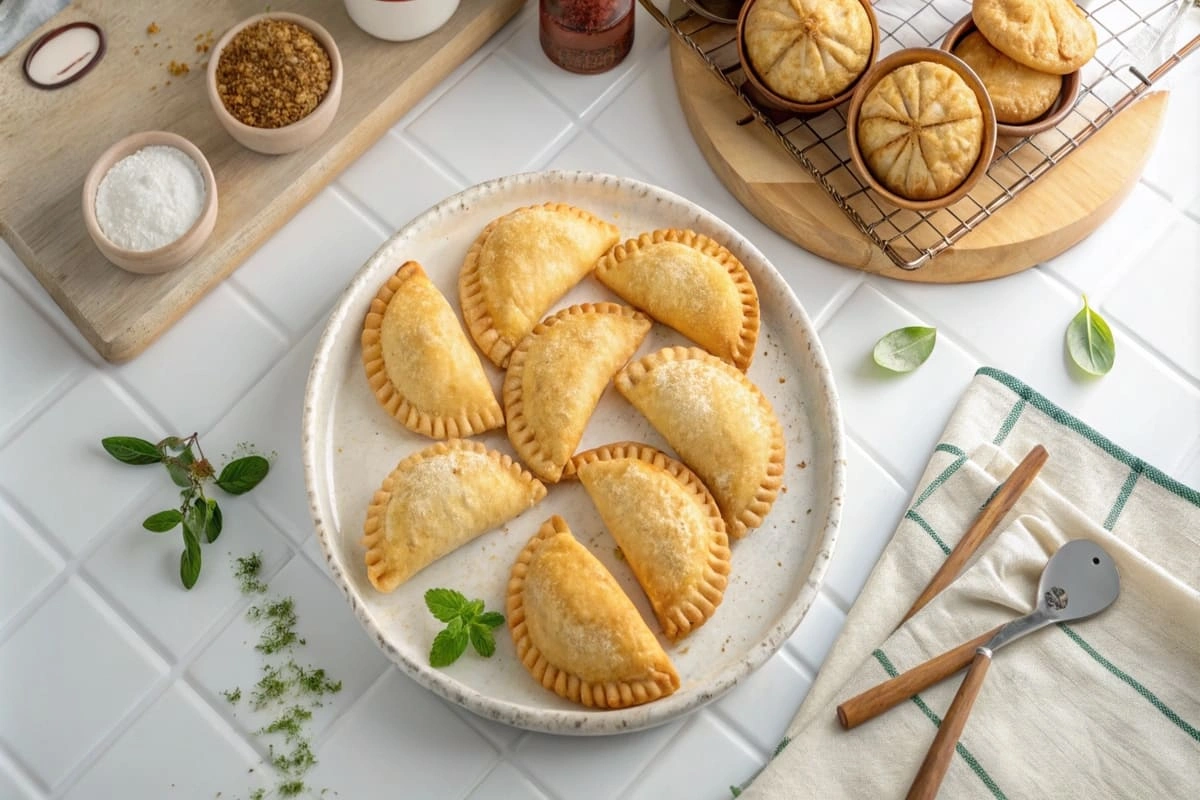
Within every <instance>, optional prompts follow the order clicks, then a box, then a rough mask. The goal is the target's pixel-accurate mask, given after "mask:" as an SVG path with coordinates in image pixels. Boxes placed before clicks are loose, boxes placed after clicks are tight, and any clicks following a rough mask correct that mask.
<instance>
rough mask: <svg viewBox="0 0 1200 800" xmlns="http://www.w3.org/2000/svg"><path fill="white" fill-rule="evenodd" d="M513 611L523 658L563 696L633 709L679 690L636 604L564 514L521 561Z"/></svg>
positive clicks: (511, 585) (511, 623)
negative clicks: (578, 538)
mask: <svg viewBox="0 0 1200 800" xmlns="http://www.w3.org/2000/svg"><path fill="white" fill-rule="evenodd" d="M506 610H507V616H508V627H509V632H510V633H511V634H512V639H513V644H514V646H515V647H516V651H517V658H519V659H520V660H521V663H522V664H524V665H525V668H526V669H527V670H529V673H530V674H531V675H533V677H534V679H535V680H536V681H537V682H538V683H540V684H541V685H542V686H544V687H545V688H546V689H549V690H550V691H552V692H554V693H555V694H557V695H559V696H560V697H563V698H565V699H567V700H571V701H572V702H576V703H582V704H583V705H585V706H587V707H589V708H626V707H629V706H635V705H640V704H642V703H649V702H651V701H652V700H657V699H659V698H660V697H665V696H667V695H669V694H671V693H672V692H674V691H675V690H676V689H678V688H679V674H678V673H677V672H676V671H675V667H674V665H673V664H672V663H671V660H670V658H669V657H668V656H667V654H666V652H664V651H663V649H662V645H660V644H659V643H658V639H656V638H655V636H654V634H653V633H651V632H650V628H649V627H647V625H646V622H645V620H643V619H642V617H641V614H639V613H638V610H637V608H636V607H634V605H633V602H632V601H630V599H629V598H628V597H626V595H625V593H624V592H623V591H622V590H621V587H620V585H619V584H618V583H617V581H616V579H615V578H614V577H613V576H612V575H611V574H610V573H609V571H608V570H607V569H605V568H604V565H603V564H601V563H600V561H599V560H598V559H597V558H596V557H595V556H594V555H592V554H591V552H589V551H588V549H587V548H586V547H584V546H583V545H581V544H579V542H577V541H576V540H575V537H574V536H572V535H571V530H570V528H568V527H567V523H566V521H564V520H563V518H562V517H559V516H554V517H551V518H550V519H549V520H547V521H546V523H545V524H544V525H542V527H541V529H540V530H538V532H537V533H536V534H534V536H533V538H531V539H530V540H529V543H528V544H527V545H525V548H524V549H523V550H522V551H521V553H520V555H518V556H517V560H516V563H514V564H513V568H512V573H511V575H510V577H509V581H508V598H507V604H506Z"/></svg>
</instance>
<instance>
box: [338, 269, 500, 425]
mask: <svg viewBox="0 0 1200 800" xmlns="http://www.w3.org/2000/svg"><path fill="white" fill-rule="evenodd" d="M431 331H432V332H435V333H436V335H433V336H431V335H430V332H431ZM361 342H362V361H363V368H364V370H365V371H366V375H367V382H368V383H369V384H370V386H371V391H372V392H374V394H375V398H376V399H377V400H378V401H379V404H380V405H382V406H383V407H384V409H385V410H387V412H388V413H389V414H391V415H392V416H393V417H395V418H396V419H397V420H399V421H400V422H401V423H402V424H403V425H404V426H405V427H406V428H408V429H409V430H411V431H414V432H416V433H419V434H422V435H424V436H428V437H430V438H433V439H448V438H454V437H460V436H473V435H475V434H478V433H483V432H484V431H489V430H493V429H495V428H499V427H500V426H501V425H503V424H504V412H503V411H501V409H500V404H499V403H498V402H497V401H496V395H495V393H494V392H493V391H492V386H491V382H490V381H489V380H488V377H487V374H486V373H485V372H484V371H483V364H482V363H480V361H479V356H478V355H477V354H476V353H475V351H474V350H473V349H472V348H471V343H470V342H469V341H468V340H467V337H466V334H465V333H463V330H462V327H461V326H460V325H459V324H458V318H457V317H456V316H455V315H454V310H453V309H452V308H451V307H450V304H449V303H447V302H446V298H444V297H442V294H441V292H439V291H438V289H437V287H436V286H434V285H433V283H432V282H431V281H430V280H429V276H428V275H426V274H425V270H423V269H422V268H421V265H420V264H418V263H417V262H416V261H408V262H405V263H404V264H402V265H401V266H400V267H399V268H398V269H397V270H396V272H395V274H394V275H391V276H390V277H389V278H388V279H387V281H385V282H384V284H383V285H382V286H380V287H379V291H378V293H377V294H376V295H375V297H374V299H372V300H371V306H370V308H369V310H368V311H367V315H366V317H365V318H364V320H363V330H362V337H361Z"/></svg>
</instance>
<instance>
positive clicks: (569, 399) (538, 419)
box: [503, 303, 651, 483]
mask: <svg viewBox="0 0 1200 800" xmlns="http://www.w3.org/2000/svg"><path fill="white" fill-rule="evenodd" d="M650 325H651V322H650V320H649V319H648V318H647V317H646V315H644V314H642V313H641V312H639V311H635V310H634V309H632V308H630V307H629V306H623V305H619V304H617V303H584V304H582V305H576V306H569V307H567V308H564V309H563V310H562V311H559V312H558V313H557V314H554V315H553V316H551V317H549V318H547V319H546V320H544V321H543V322H540V323H538V325H537V327H535V328H534V329H533V330H532V331H531V332H530V334H529V335H528V336H526V337H525V338H524V339H522V340H521V344H520V345H518V346H517V349H516V350H515V351H513V355H512V359H511V360H510V361H509V363H508V372H507V373H506V374H505V376H504V388H503V396H504V408H505V413H506V416H507V417H508V438H509V441H510V442H512V445H513V448H515V449H516V451H517V455H518V456H520V458H521V460H522V461H524V462H525V463H526V464H527V465H528V466H529V468H530V469H531V470H533V472H534V474H535V475H537V476H538V477H540V478H541V479H542V480H546V481H550V482H552V483H553V482H557V481H558V479H559V478H560V477H562V474H563V468H564V467H566V466H567V464H568V463H569V461H570V459H571V456H572V454H574V452H575V448H576V447H577V446H578V445H579V441H580V439H582V438H583V431H584V429H585V428H586V427H587V423H588V420H589V419H591V416H592V412H593V411H595V410H596V404H597V403H599V402H600V396H601V395H602V394H603V393H604V389H605V388H606V387H607V386H608V384H609V382H611V381H612V377H613V375H615V374H616V372H617V370H619V369H620V368H621V367H623V366H625V364H626V362H628V361H629V359H630V358H631V357H632V356H633V354H634V353H635V352H636V351H637V349H638V346H639V345H640V344H641V343H642V339H644V338H645V337H646V334H647V333H648V332H649V331H650Z"/></svg>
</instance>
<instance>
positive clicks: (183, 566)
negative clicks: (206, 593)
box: [179, 519, 200, 589]
mask: <svg viewBox="0 0 1200 800" xmlns="http://www.w3.org/2000/svg"><path fill="white" fill-rule="evenodd" d="M199 577H200V540H199V539H198V538H196V534H194V533H193V532H192V531H191V530H190V529H189V528H188V526H187V520H186V519H185V520H184V525H183V555H181V556H180V557H179V579H180V580H181V581H183V588H185V589H190V588H192V587H193V586H195V585H196V579H197V578H199Z"/></svg>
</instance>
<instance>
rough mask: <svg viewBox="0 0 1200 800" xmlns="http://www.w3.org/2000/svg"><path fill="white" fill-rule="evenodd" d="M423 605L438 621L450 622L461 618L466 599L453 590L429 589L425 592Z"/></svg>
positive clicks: (460, 593)
mask: <svg viewBox="0 0 1200 800" xmlns="http://www.w3.org/2000/svg"><path fill="white" fill-rule="evenodd" d="M425 605H426V606H427V607H428V608H429V613H431V614H433V616H435V617H437V619H438V620H440V621H441V622H450V621H452V620H456V619H458V618H459V617H460V616H462V612H463V610H464V609H466V607H467V598H466V597H464V596H463V594H462V592H456V591H454V590H453V589H430V590H429V591H427V592H425Z"/></svg>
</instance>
